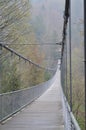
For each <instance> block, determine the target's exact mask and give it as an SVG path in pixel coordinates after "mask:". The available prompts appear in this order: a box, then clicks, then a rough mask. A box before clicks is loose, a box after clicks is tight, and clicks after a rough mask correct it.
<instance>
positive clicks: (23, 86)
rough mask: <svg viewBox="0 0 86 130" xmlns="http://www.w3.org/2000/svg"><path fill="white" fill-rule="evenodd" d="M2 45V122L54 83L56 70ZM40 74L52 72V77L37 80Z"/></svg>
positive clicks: (0, 79) (0, 109)
mask: <svg viewBox="0 0 86 130" xmlns="http://www.w3.org/2000/svg"><path fill="white" fill-rule="evenodd" d="M0 47H1V48H0V52H1V53H0V122H2V121H3V120H5V119H7V118H8V117H10V116H11V115H13V114H14V113H16V112H17V111H19V110H21V109H22V108H23V107H25V106H26V105H28V104H29V103H31V102H32V101H34V100H35V99H36V98H38V97H39V96H40V95H42V93H44V92H45V91H46V90H47V89H48V88H49V87H50V86H51V85H52V84H53V82H54V78H55V76H54V77H53V75H54V74H55V72H56V70H53V69H49V68H44V67H42V66H40V65H38V64H36V63H34V62H32V61H31V60H29V59H27V58H25V57H23V56H22V55H21V54H19V53H17V52H16V51H14V50H13V49H11V48H9V47H8V46H6V45H2V44H0ZM32 72H33V73H32ZM33 74H34V75H33ZM39 74H43V76H44V75H45V74H51V78H50V80H49V79H47V80H44V79H43V80H41V81H40V80H39V81H37V79H36V78H37V76H39V77H38V78H40V77H41V75H39ZM52 77H53V78H52ZM41 79H42V78H41ZM34 84H38V85H34Z"/></svg>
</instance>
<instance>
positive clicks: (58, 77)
mask: <svg viewBox="0 0 86 130" xmlns="http://www.w3.org/2000/svg"><path fill="white" fill-rule="evenodd" d="M85 5H86V4H85ZM70 6H71V3H70V0H66V2H65V11H64V23H63V38H62V42H60V43H56V44H55V45H56V46H57V45H59V46H61V54H60V55H61V57H60V58H59V59H58V63H57V67H56V68H48V67H47V68H45V67H44V66H41V65H39V64H37V63H35V62H33V61H31V60H30V59H28V58H26V57H25V56H23V55H22V54H20V53H18V52H17V51H16V50H14V49H12V48H10V47H9V45H7V44H3V43H0V82H1V79H2V76H3V77H4V75H3V74H2V70H1V67H4V66H5V62H4V61H6V63H8V66H9V67H10V65H11V67H12V71H13V68H14V69H15V67H14V66H15V64H14V66H12V65H13V63H14V61H16V65H17V68H18V71H19V72H21V68H22V70H23V67H24V66H25V67H24V68H25V69H26V70H24V71H25V72H28V71H27V68H28V66H29V64H30V65H32V67H33V66H34V67H35V68H37V69H38V70H45V71H46V72H50V73H52V75H53V76H52V77H51V79H49V80H48V81H46V82H43V83H40V84H38V85H36V86H33V87H31V88H24V89H21V90H17V91H14V90H13V91H12V92H7V93H2V94H0V130H20V129H21V130H29V129H30V130H81V128H80V126H79V124H78V122H77V120H76V118H75V116H74V115H73V111H72V109H73V103H72V98H73V97H72V96H73V95H72V70H71V65H72V63H71V62H72V61H71V8H70ZM85 9H86V8H85ZM85 11H86V10H85ZM68 24H69V48H70V53H69V54H70V61H69V62H70V66H69V69H70V75H69V78H70V89H69V91H70V93H69V97H70V98H69V99H68V92H67V91H68V87H67V82H68V79H67V44H66V38H67V28H68ZM85 38H86V37H85ZM85 41H86V39H85ZM6 52H8V53H6ZM3 53H4V56H2V54H3ZM85 61H86V60H85ZM19 63H20V64H19ZM20 66H21V67H20ZM9 67H8V71H9ZM5 71H7V70H6V69H4V72H5ZM8 75H9V74H8ZM21 75H23V73H21ZM13 76H14V72H13ZM22 78H24V77H22ZM27 78H28V77H27ZM15 79H16V77H15ZM16 82H17V83H18V81H17V80H16ZM22 83H23V82H22ZM15 86H16V83H15ZM85 129H86V128H85Z"/></svg>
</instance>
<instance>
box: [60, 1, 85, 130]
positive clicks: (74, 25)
mask: <svg viewBox="0 0 86 130" xmlns="http://www.w3.org/2000/svg"><path fill="white" fill-rule="evenodd" d="M77 3H78V6H77ZM83 5H84V3H83V1H82V0H81V1H78V0H76V1H75V0H66V8H65V13H64V26H63V41H62V43H63V44H62V60H61V83H62V87H63V93H64V95H65V98H64V100H65V105H64V106H65V107H66V110H65V111H66V112H67V113H66V116H65V117H67V118H66V120H67V121H66V124H67V125H66V130H67V129H68V130H70V129H71V130H72V129H74V130H80V128H81V129H82V130H85V129H86V126H85V125H86V123H85V87H84V86H85V85H84V82H85V81H84V53H83V52H84V35H83V32H84V25H83V24H84V23H83V21H84V17H83V14H84V13H83V10H84V9H83V8H84V6H83ZM79 7H80V8H79ZM77 12H78V13H77ZM69 127H70V128H69Z"/></svg>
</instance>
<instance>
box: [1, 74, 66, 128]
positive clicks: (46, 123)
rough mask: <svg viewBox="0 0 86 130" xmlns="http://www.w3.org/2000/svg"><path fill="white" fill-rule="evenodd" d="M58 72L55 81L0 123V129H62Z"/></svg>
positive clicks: (62, 120)
mask: <svg viewBox="0 0 86 130" xmlns="http://www.w3.org/2000/svg"><path fill="white" fill-rule="evenodd" d="M59 73H60V72H58V74H57V81H56V82H55V83H54V84H53V85H52V86H51V87H50V88H49V89H48V90H47V91H46V92H45V93H44V94H43V95H42V96H41V97H40V98H39V99H37V100H36V101H34V102H33V103H31V104H30V105H29V106H27V107H26V108H25V109H23V110H22V111H21V112H19V113H18V114H17V115H15V116H13V117H12V118H11V119H10V120H8V121H6V122H5V123H4V124H3V125H0V130H64V119H63V107H62V95H61V88H60V82H59V78H60V75H59Z"/></svg>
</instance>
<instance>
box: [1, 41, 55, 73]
mask: <svg viewBox="0 0 86 130" xmlns="http://www.w3.org/2000/svg"><path fill="white" fill-rule="evenodd" d="M0 46H1V48H5V49H6V50H8V51H10V52H11V54H15V55H16V56H18V57H19V59H20V58H21V59H23V60H24V61H25V62H29V63H30V64H32V65H34V66H36V67H37V68H40V69H44V70H48V71H53V70H56V68H55V69H52V68H45V67H43V66H40V65H39V64H37V63H34V62H33V61H32V60H30V59H27V58H26V57H24V56H22V55H21V54H20V53H17V52H16V51H15V50H13V49H12V48H9V47H8V46H6V45H3V44H1V43H0Z"/></svg>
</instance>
